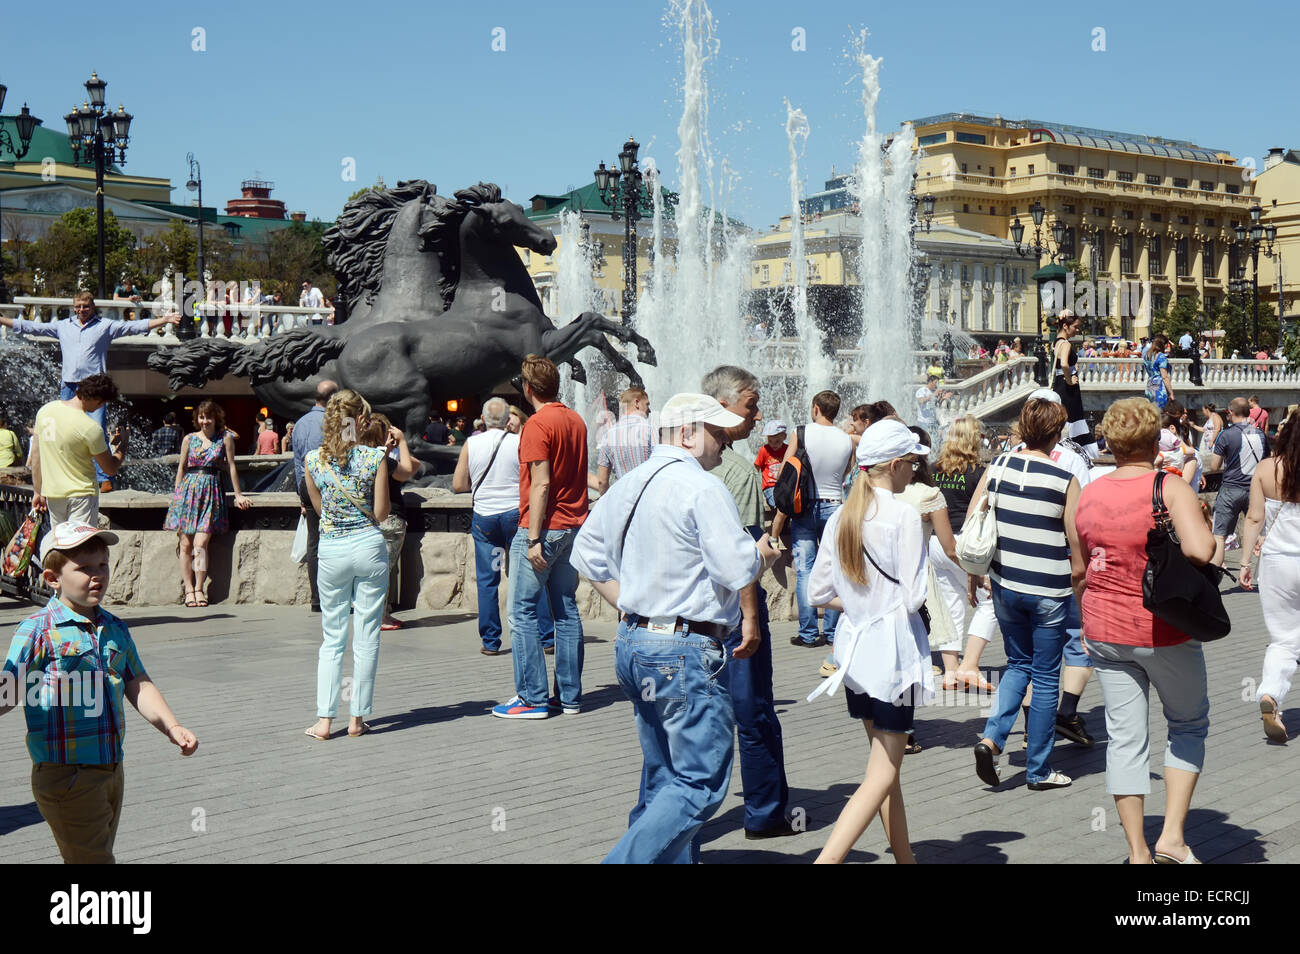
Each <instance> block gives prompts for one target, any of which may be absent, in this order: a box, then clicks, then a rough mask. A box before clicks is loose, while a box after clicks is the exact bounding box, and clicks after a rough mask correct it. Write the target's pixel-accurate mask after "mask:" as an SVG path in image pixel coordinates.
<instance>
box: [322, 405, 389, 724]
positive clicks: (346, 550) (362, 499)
mask: <svg viewBox="0 0 1300 954" xmlns="http://www.w3.org/2000/svg"><path fill="white" fill-rule="evenodd" d="M369 424H370V405H369V404H367V403H366V400H365V398H363V397H362V396H361V395H360V394H358V393H357V392H356V391H350V390H347V389H344V390H341V391H337V392H335V393H334V395H333V396H332V397H331V398H330V400H329V404H327V405H326V406H325V420H324V421H323V422H322V425H321V433H322V438H321V446H320V448H319V449H317V450H314V451H312V452H310V453H309V454H308V455H307V460H306V465H307V481H306V482H307V493H308V495H309V496H310V497H311V502H312V506H313V507H315V508H316V512H317V513H318V514H320V546H319V549H318V550H317V559H318V561H319V565H318V570H317V583H318V586H319V589H320V605H321V629H322V631H323V637H324V639H323V641H322V643H321V648H320V655H319V660H318V663H317V667H316V716H317V721H316V723H315V724H314V725H312V726H310V727H309V728H308V729H307V730H306V734H307V735H309V736H311V737H312V738H313V739H316V740H317V741H318V742H324V741H325V740H326V739H328V738H329V737H330V723H331V722H332V721H333V719H334V717H335V715H336V714H337V712H338V706H339V693H340V683H341V681H342V676H343V651H344V650H345V649H346V648H347V645H348V629H349V624H350V623H352V622H353V621H355V624H356V634H355V636H354V638H353V642H352V681H353V685H352V699H351V715H352V720H351V723H350V724H349V726H348V735H350V736H353V737H354V738H355V737H357V736H361V735H365V734H366V733H367V732H369V731H370V726H368V725H366V723H365V721H364V719H365V717H366V716H368V715H370V709H371V704H372V700H373V698H374V692H375V668H376V666H377V664H378V662H379V627H380V624H381V622H382V621H383V617H384V603H385V600H386V598H387V596H388V545H387V543H385V541H384V535H383V533H382V532H380V530H379V524H380V523H382V522H383V521H384V519H385V518H387V516H388V510H389V497H388V460H387V452H386V448H384V447H368V446H366V445H364V444H360V443H358V442H357V436H358V435H364V434H365V432H366V428H367V427H368V426H369Z"/></svg>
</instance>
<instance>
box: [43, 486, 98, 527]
mask: <svg viewBox="0 0 1300 954" xmlns="http://www.w3.org/2000/svg"><path fill="white" fill-rule="evenodd" d="M45 503H46V505H47V506H48V507H49V508H50V526H51V527H52V526H54V525H55V524H56V523H66V522H67V521H69V520H71V521H73V522H74V523H86V524H89V525H90V526H92V527H98V526H99V494H97V493H95V494H91V495H90V496H89V497H46V498H45Z"/></svg>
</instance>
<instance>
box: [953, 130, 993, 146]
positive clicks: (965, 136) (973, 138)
mask: <svg viewBox="0 0 1300 954" xmlns="http://www.w3.org/2000/svg"><path fill="white" fill-rule="evenodd" d="M957 141H958V142H973V143H974V144H975V145H977V146H983V145H986V144H987V143H988V137H987V136H985V135H984V134H983V133H968V132H959V133H957Z"/></svg>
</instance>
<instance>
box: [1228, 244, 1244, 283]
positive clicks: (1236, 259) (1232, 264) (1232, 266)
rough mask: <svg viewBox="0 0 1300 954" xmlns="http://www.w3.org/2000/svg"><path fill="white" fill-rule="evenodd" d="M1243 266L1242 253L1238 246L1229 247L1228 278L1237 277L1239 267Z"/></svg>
mask: <svg viewBox="0 0 1300 954" xmlns="http://www.w3.org/2000/svg"><path fill="white" fill-rule="evenodd" d="M1240 264H1241V253H1240V251H1238V249H1237V246H1236V245H1229V246H1228V277H1229V278H1236V277H1237V266H1238V265H1240Z"/></svg>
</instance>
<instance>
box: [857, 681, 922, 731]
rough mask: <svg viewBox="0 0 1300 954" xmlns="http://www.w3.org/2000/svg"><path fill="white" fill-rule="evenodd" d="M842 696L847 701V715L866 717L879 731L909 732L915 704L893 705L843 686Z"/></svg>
mask: <svg viewBox="0 0 1300 954" xmlns="http://www.w3.org/2000/svg"><path fill="white" fill-rule="evenodd" d="M844 696H845V698H846V699H847V700H848V703H849V715H850V716H852V717H853V718H854V719H866V720H867V721H869V722H870V723H872V725H873V726H874V727H875V728H876V729H878V730H880V731H881V732H911V731H912V717H913V715H914V714H915V713H916V706H914V705H912V704H911V703H906V704H903V705H894V704H893V703H892V702H881V701H880V700H879V699H873V698H872V697H871V696H868V695H866V694H865V693H861V692H854V691H853V690H852V689H850V688H849V687H848V686H845V687H844Z"/></svg>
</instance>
